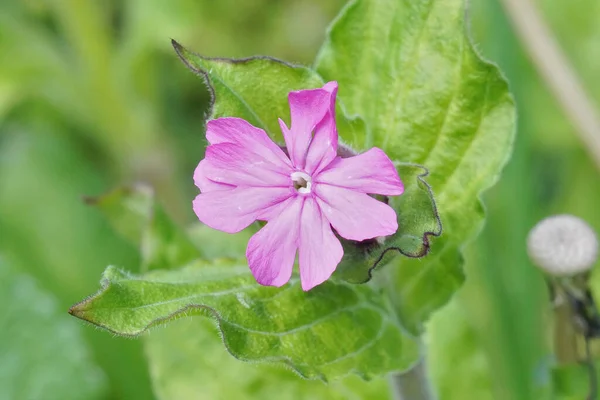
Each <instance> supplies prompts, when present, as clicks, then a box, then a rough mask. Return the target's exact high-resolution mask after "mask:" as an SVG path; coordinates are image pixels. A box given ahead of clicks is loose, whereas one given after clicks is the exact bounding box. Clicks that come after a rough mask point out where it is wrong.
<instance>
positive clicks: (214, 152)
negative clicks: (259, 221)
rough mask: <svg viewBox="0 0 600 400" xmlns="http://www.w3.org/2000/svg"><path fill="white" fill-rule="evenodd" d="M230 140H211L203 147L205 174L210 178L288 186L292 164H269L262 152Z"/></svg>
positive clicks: (225, 181)
mask: <svg viewBox="0 0 600 400" xmlns="http://www.w3.org/2000/svg"><path fill="white" fill-rule="evenodd" d="M252 150H253V149H248V148H246V147H242V146H240V145H238V144H234V143H219V144H212V145H210V146H208V148H207V149H206V158H205V159H204V160H205V161H206V165H205V166H204V171H205V173H206V176H207V177H208V178H209V179H210V180H211V181H214V182H218V183H226V184H229V185H234V186H281V187H291V185H292V181H291V179H290V174H291V173H292V172H293V170H292V168H291V167H289V166H287V165H285V164H282V163H279V162H278V163H276V164H273V163H271V162H270V161H269V160H267V159H265V158H264V157H263V156H262V155H260V154H256V153H254V152H253V151H252Z"/></svg>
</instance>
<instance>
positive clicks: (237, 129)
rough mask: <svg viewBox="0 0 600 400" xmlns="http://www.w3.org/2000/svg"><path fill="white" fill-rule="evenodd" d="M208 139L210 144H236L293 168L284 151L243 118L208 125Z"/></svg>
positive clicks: (224, 119) (208, 123)
mask: <svg viewBox="0 0 600 400" xmlns="http://www.w3.org/2000/svg"><path fill="white" fill-rule="evenodd" d="M206 139H207V140H208V142H209V143H210V144H219V143H235V144H237V145H240V146H242V147H245V148H248V149H250V150H251V151H253V152H254V153H256V154H259V155H261V156H262V157H264V158H265V159H266V160H269V161H270V162H271V163H273V164H278V163H282V164H284V165H287V166H291V164H290V160H289V158H288V157H287V156H286V155H285V153H284V152H283V150H281V148H280V147H279V146H278V145H277V144H276V143H275V142H273V141H272V140H271V138H270V137H269V136H268V135H267V134H266V133H265V131H264V130H262V129H259V128H257V127H255V126H252V125H251V124H250V123H248V122H247V121H245V120H243V119H241V118H233V117H227V118H218V119H213V120H211V121H208V122H207V123H206Z"/></svg>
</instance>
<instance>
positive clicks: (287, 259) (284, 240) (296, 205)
mask: <svg viewBox="0 0 600 400" xmlns="http://www.w3.org/2000/svg"><path fill="white" fill-rule="evenodd" d="M301 207H302V199H301V198H299V197H294V198H292V199H289V200H288V201H287V202H286V203H285V206H283V207H281V210H282V212H281V213H280V214H279V215H278V216H277V217H275V218H273V219H272V220H271V221H269V222H268V223H267V225H265V226H264V227H263V228H262V229H261V230H260V231H258V233H256V234H255V235H254V236H252V237H251V238H250V241H249V242H248V248H247V250H246V258H247V259H248V265H250V270H251V271H252V275H254V278H256V281H257V282H258V283H260V284H261V285H265V286H282V285H284V284H285V283H286V282H287V281H289V280H290V277H291V276H292V269H293V267H294V260H295V258H296V250H297V248H298V228H299V224H300V210H301Z"/></svg>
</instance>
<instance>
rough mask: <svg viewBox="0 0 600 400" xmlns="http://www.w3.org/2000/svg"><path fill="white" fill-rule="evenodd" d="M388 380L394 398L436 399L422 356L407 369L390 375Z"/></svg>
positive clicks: (402, 399) (413, 399)
mask: <svg viewBox="0 0 600 400" xmlns="http://www.w3.org/2000/svg"><path fill="white" fill-rule="evenodd" d="M389 380H390V385H391V387H392V391H393V392H394V399H396V400H436V396H435V394H434V391H433V388H432V386H431V383H430V382H429V378H428V376H427V367H426V365H425V358H424V357H421V359H420V360H419V362H418V363H417V364H416V365H415V366H414V367H413V368H412V369H410V370H409V371H406V372H404V373H397V374H392V375H390V377H389Z"/></svg>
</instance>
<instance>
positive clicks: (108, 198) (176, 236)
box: [86, 185, 200, 270]
mask: <svg viewBox="0 0 600 400" xmlns="http://www.w3.org/2000/svg"><path fill="white" fill-rule="evenodd" d="M86 201H87V203H88V204H91V205H94V206H96V207H98V209H100V211H102V213H103V214H104V215H105V217H106V218H107V219H108V221H109V222H110V223H111V225H112V226H113V228H114V229H115V231H117V232H118V233H120V234H121V235H122V236H123V237H124V238H125V239H127V240H129V241H130V242H131V243H132V244H134V245H136V246H138V247H139V249H140V253H141V258H142V269H143V270H152V269H161V268H172V267H178V266H180V265H183V264H185V263H187V262H190V261H192V260H194V259H196V258H198V256H200V251H199V250H198V249H197V248H196V247H195V246H194V244H193V243H192V242H191V241H190V239H189V238H188V237H187V235H186V233H185V231H183V230H181V229H180V228H179V227H178V226H177V225H176V224H175V223H174V222H173V221H172V220H171V219H170V218H169V216H168V215H167V214H166V213H165V211H164V210H163V208H162V207H161V206H160V204H158V203H157V202H156V200H155V197H154V192H153V190H152V189H151V188H150V187H147V186H143V185H137V186H131V187H121V188H117V189H115V190H113V191H111V192H109V193H107V194H105V195H102V196H100V197H96V198H91V197H90V198H87V199H86Z"/></svg>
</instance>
